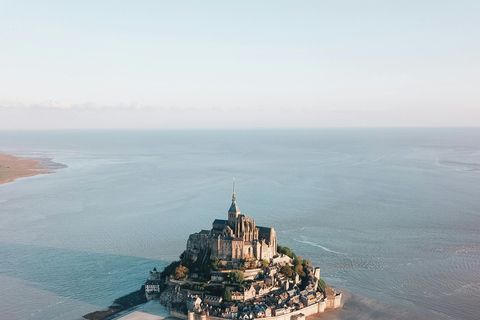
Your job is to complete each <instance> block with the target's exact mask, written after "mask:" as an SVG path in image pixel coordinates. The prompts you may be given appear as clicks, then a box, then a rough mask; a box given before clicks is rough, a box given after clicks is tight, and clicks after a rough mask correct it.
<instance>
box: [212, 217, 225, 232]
mask: <svg viewBox="0 0 480 320" xmlns="http://www.w3.org/2000/svg"><path fill="white" fill-rule="evenodd" d="M226 225H228V220H222V219H215V220H214V221H213V224H212V227H213V229H219V230H223V228H224V227H225V226H226Z"/></svg>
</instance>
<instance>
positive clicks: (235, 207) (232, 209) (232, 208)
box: [228, 201, 240, 212]
mask: <svg viewBox="0 0 480 320" xmlns="http://www.w3.org/2000/svg"><path fill="white" fill-rule="evenodd" d="M228 212H240V209H239V208H238V205H237V202H236V201H232V205H231V206H230V209H228Z"/></svg>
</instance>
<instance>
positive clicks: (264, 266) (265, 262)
mask: <svg viewBox="0 0 480 320" xmlns="http://www.w3.org/2000/svg"><path fill="white" fill-rule="evenodd" d="M269 264H270V263H269V262H268V261H267V260H265V259H263V260H262V268H263V269H267V268H268V265H269Z"/></svg>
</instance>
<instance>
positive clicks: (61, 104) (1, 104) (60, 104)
mask: <svg viewBox="0 0 480 320" xmlns="http://www.w3.org/2000/svg"><path fill="white" fill-rule="evenodd" d="M0 108H2V109H17V110H22V109H23V110H29V109H30V110H46V109H49V110H93V111H95V110H98V111H101V110H141V109H149V108H152V107H147V106H144V105H141V104H139V103H137V102H131V103H117V104H109V105H102V104H98V103H95V102H91V101H90V102H85V103H71V102H69V101H61V100H47V101H40V102H31V101H22V100H0Z"/></svg>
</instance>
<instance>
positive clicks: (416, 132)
mask: <svg viewBox="0 0 480 320" xmlns="http://www.w3.org/2000/svg"><path fill="white" fill-rule="evenodd" d="M0 152H7V153H11V154H14V155H19V156H29V157H37V158H38V157H44V158H52V159H53V161H55V162H58V163H62V164H65V165H68V168H63V169H60V170H58V171H57V172H56V173H55V174H51V175H39V176H34V177H29V178H22V179H19V180H17V181H15V182H13V183H8V184H3V185H0V253H1V256H2V259H1V261H0V282H1V283H2V286H0V294H1V296H2V298H3V299H0V314H3V315H7V316H8V318H9V319H75V318H79V317H80V316H81V315H83V314H86V313H88V312H91V311H95V310H97V309H99V308H100V309H101V308H104V307H106V306H108V305H109V304H110V303H111V302H112V301H113V300H114V299H115V298H117V297H119V296H121V295H123V294H126V293H129V292H131V291H133V290H135V289H137V288H138V287H139V286H140V285H141V284H142V283H143V282H144V280H145V278H146V277H147V276H148V272H149V270H151V269H152V268H153V267H154V266H156V267H157V268H160V269H161V268H162V267H163V266H164V265H166V264H167V263H168V262H169V261H171V260H174V259H177V258H178V255H179V254H180V253H181V251H182V250H183V249H184V247H185V244H186V239H187V237H188V235H189V234H190V233H193V232H197V231H199V230H200V229H208V228H210V226H211V222H212V221H213V220H214V219H215V218H223V217H226V214H227V210H228V208H229V205H230V201H231V181H232V177H235V178H236V189H237V202H238V205H239V207H240V209H241V210H242V213H244V214H246V215H248V216H250V217H252V218H254V219H255V220H256V223H257V225H264V226H273V227H275V229H276V231H277V236H278V241H279V243H280V244H281V245H288V246H290V247H291V248H292V249H293V250H294V251H295V252H296V253H297V254H298V255H300V256H302V257H304V258H309V259H311V260H312V261H313V262H314V264H316V265H318V266H320V267H321V268H322V271H321V272H322V278H324V279H325V280H327V282H329V283H332V284H334V285H338V286H342V287H345V288H346V289H348V290H350V291H352V292H353V293H354V294H358V295H361V296H364V297H367V298H365V299H369V298H373V299H379V300H382V301H385V302H387V303H389V304H390V305H392V306H394V307H395V306H397V307H403V308H408V309H409V310H413V311H414V312H418V313H420V314H423V315H426V316H428V317H434V318H437V319H452V318H454V319H475V318H477V315H478V314H479V312H480V307H478V306H477V305H478V301H480V272H479V270H480V237H479V236H478V235H479V231H480V201H479V200H478V199H480V187H479V186H480V184H479V182H480V170H479V167H480V129H362V130H360V129H359V130H340V129H337V130H333V129H329V130H285V131H282V130H270V131H254V130H252V131H213V130H212V131H64V132H59V131H51V132H49V131H34V132H26V131H24V132H0ZM364 297H361V298H359V299H357V300H356V301H360V303H362V301H363V302H365V301H366V300H362V299H364ZM365 304H366V305H368V303H367V302H365ZM367 310H368V308H367ZM388 310H390V311H388ZM392 310H393V309H389V308H385V310H382V312H386V313H387V314H388V312H391V313H392V314H391V316H392V318H395V317H397V318H398V315H400V318H401V317H402V312H403V311H402V312H397V311H392ZM402 310H403V309H402ZM366 318H368V317H366ZM405 318H407V317H405Z"/></svg>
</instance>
